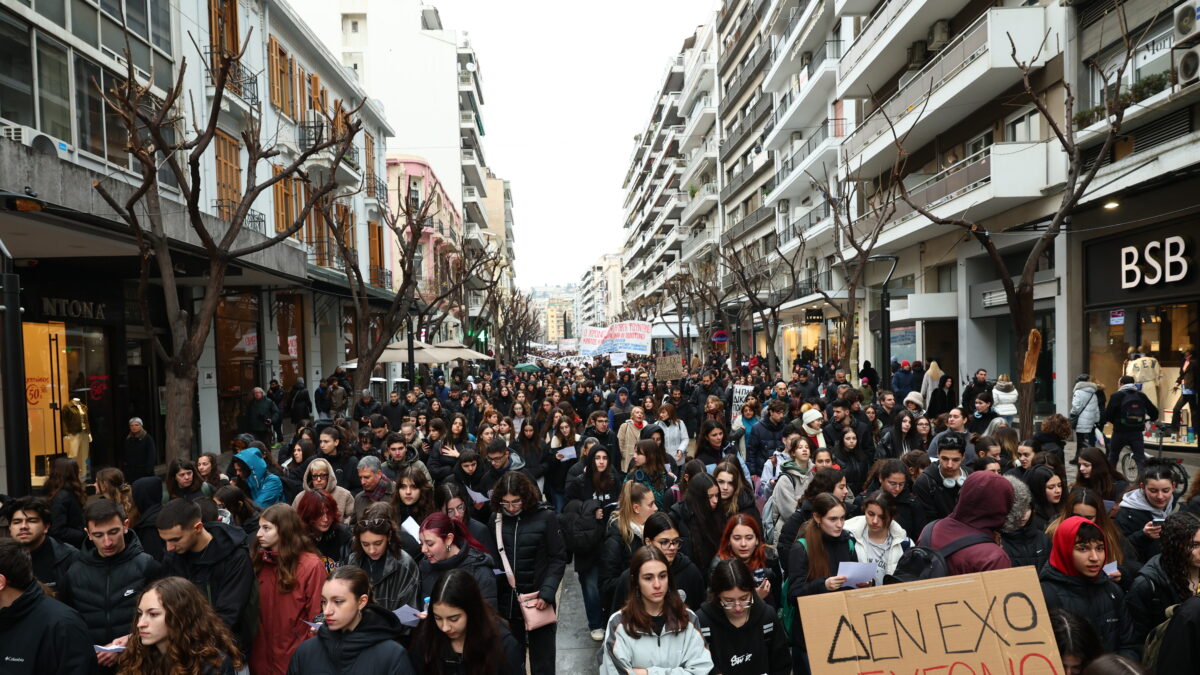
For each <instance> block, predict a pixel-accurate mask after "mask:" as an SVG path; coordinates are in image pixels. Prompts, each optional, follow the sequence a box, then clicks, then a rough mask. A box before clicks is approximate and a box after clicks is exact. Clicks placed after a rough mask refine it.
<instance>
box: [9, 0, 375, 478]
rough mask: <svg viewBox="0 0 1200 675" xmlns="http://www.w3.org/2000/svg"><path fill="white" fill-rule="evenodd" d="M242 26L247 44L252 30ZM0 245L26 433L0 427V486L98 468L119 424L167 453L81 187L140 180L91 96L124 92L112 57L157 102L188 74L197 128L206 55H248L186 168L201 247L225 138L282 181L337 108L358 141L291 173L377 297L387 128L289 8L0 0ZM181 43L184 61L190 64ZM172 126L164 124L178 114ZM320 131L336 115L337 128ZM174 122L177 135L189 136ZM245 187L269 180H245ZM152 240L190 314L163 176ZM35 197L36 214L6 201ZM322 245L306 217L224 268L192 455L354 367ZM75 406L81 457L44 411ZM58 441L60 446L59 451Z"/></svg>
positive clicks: (180, 244)
mask: <svg viewBox="0 0 1200 675" xmlns="http://www.w3.org/2000/svg"><path fill="white" fill-rule="evenodd" d="M251 26H253V27H255V28H256V30H254V31H253V33H251V32H250V30H249V28H250V27H251ZM0 31H3V37H4V39H3V41H2V42H3V47H0V49H3V50H4V52H5V53H4V57H3V58H0V64H2V65H0V69H3V72H0V82H3V83H4V84H2V85H0V136H2V137H3V138H0V166H3V167H4V171H3V172H0V191H3V194H4V195H5V198H4V199H3V200H0V206H2V207H3V208H0V240H3V242H4V244H5V246H6V247H7V250H8V251H9V252H10V253H11V255H12V256H13V258H14V259H15V264H16V271H17V273H18V275H19V277H20V281H21V293H22V296H21V304H22V306H23V307H24V309H25V312H24V314H23V316H22V321H23V328H24V357H25V364H26V376H27V381H28V382H30V383H32V389H30V390H29V391H28V392H27V396H26V408H27V410H26V413H27V414H26V416H24V417H22V418H21V419H18V420H13V419H8V418H6V419H4V424H5V425H12V424H14V423H16V424H20V425H28V427H29V436H30V441H29V443H28V447H27V448H26V447H21V448H15V447H8V448H6V450H5V453H3V461H4V462H5V471H4V476H5V478H6V480H7V483H8V484H9V486H10V487H19V486H21V485H28V484H29V483H33V484H34V485H37V484H40V483H41V482H42V481H43V480H44V478H45V475H46V469H47V467H48V463H49V459H50V458H52V457H54V456H56V455H58V454H61V453H63V452H70V453H72V454H74V455H78V457H77V458H78V459H80V460H81V461H82V463H83V464H84V465H85V467H84V468H85V470H86V469H87V464H88V462H87V461H86V460H88V459H91V460H94V461H96V462H97V463H99V464H105V465H108V464H113V463H115V461H116V460H117V458H118V457H119V452H120V449H121V447H122V443H123V439H124V437H125V435H126V434H127V433H128V432H127V429H126V420H128V419H129V418H130V417H131V416H138V417H141V418H142V419H143V420H144V422H145V426H146V429H147V430H148V431H150V432H151V433H153V434H154V435H155V436H156V437H157V438H159V439H162V438H164V437H165V434H164V430H163V424H164V417H163V410H164V408H163V406H164V405H165V402H164V401H162V400H160V395H159V391H160V387H161V386H162V383H163V381H164V369H165V366H164V364H162V363H161V362H159V361H158V359H157V358H156V356H155V354H154V350H153V349H152V346H151V337H152V335H151V334H150V333H148V332H147V331H146V329H145V328H143V323H142V319H141V305H142V304H143V303H142V300H141V299H139V298H138V294H137V286H138V277H139V263H138V258H137V247H136V244H135V242H134V241H133V237H132V233H131V232H130V230H129V228H128V227H127V226H126V225H124V224H123V223H122V222H120V221H119V220H117V218H116V217H115V215H114V214H113V213H112V212H111V211H110V209H108V207H107V206H106V205H105V204H104V202H103V201H102V200H101V199H100V198H99V196H98V195H97V194H96V193H95V191H94V190H93V189H92V188H91V186H92V184H93V183H94V182H100V183H104V184H105V185H106V186H107V187H109V189H110V190H111V191H112V192H113V193H114V194H116V195H117V196H118V197H121V196H123V195H125V194H127V193H129V192H130V191H131V189H132V187H131V186H132V185H134V184H135V182H136V181H137V180H138V178H139V176H138V174H137V173H135V172H134V171H132V169H133V164H132V162H131V160H130V157H129V155H128V153H127V150H126V144H127V138H126V137H125V135H124V133H123V129H122V126H121V124H120V123H119V121H118V120H117V118H116V116H115V115H114V113H113V111H112V110H111V109H109V108H107V107H106V105H105V103H104V102H103V100H102V99H101V98H100V94H99V91H98V90H97V88H96V86H95V85H98V86H100V87H103V88H104V89H109V88H111V87H112V86H113V84H115V83H116V82H118V81H119V80H121V79H123V78H124V77H125V73H126V62H125V56H124V53H125V49H126V40H128V47H129V58H131V60H132V61H133V65H134V66H135V68H136V71H137V73H138V76H139V77H141V78H145V81H146V82H148V83H149V84H150V85H151V93H152V94H154V95H155V96H158V97H163V96H164V95H165V91H166V89H167V88H168V87H170V86H171V85H172V83H173V82H174V80H175V77H176V76H177V74H178V73H179V71H180V69H181V68H182V66H183V64H184V62H185V61H186V62H187V65H188V68H187V71H186V76H185V79H184V83H183V85H184V92H183V96H182V97H181V99H180V100H181V101H182V102H185V103H186V105H187V106H189V107H188V108H187V111H188V116H186V117H185V120H190V114H191V112H192V109H191V107H190V106H193V105H194V106H195V112H196V113H197V114H200V115H201V116H203V114H204V112H205V111H206V110H208V109H209V106H210V105H211V102H212V101H213V98H214V96H215V95H216V93H217V92H216V90H215V89H214V87H213V84H212V79H211V78H212V75H211V72H210V66H211V64H212V62H213V61H212V56H213V55H214V54H217V53H221V52H228V51H230V50H232V49H233V48H234V47H235V45H240V44H242V43H243V42H246V41H247V40H246V38H247V36H248V35H250V36H251V37H250V39H249V41H248V44H247V49H246V51H245V53H244V55H243V56H242V58H241V60H240V61H239V62H238V63H237V64H236V66H235V68H234V70H233V72H232V77H231V78H230V81H229V82H228V83H227V86H226V91H225V92H224V102H223V104H222V105H221V108H220V112H219V115H218V131H217V134H216V137H215V139H214V142H213V145H212V147H211V148H210V150H209V152H208V153H207V155H206V156H205V157H204V160H203V161H202V163H201V181H202V185H203V193H202V197H201V199H200V207H201V210H202V211H203V222H204V226H205V227H206V228H207V229H208V231H209V232H210V233H216V234H219V233H223V232H224V231H225V228H227V227H228V225H227V224H226V223H227V220H228V218H229V215H230V209H231V208H232V205H233V204H235V203H237V201H238V200H240V199H241V195H242V192H241V191H242V190H243V189H244V182H245V179H244V171H245V159H246V157H247V154H246V149H245V148H244V147H243V146H242V139H241V134H242V132H243V131H244V130H245V129H246V128H247V125H248V123H249V122H250V121H251V120H255V119H257V120H258V121H260V122H261V128H262V129H263V135H264V137H265V139H266V140H265V142H267V143H274V144H275V146H276V148H277V149H278V150H279V152H280V154H279V155H278V156H277V157H276V158H274V159H272V160H271V162H270V163H271V164H272V165H274V166H281V165H283V164H284V163H286V162H288V161H291V160H292V159H294V158H295V157H296V156H297V155H298V154H299V153H300V152H301V151H302V150H304V149H306V148H307V147H309V146H310V144H312V143H315V142H319V140H320V139H321V138H327V137H328V136H327V135H326V134H328V133H329V132H330V129H329V121H328V118H327V117H326V116H325V115H324V114H322V113H326V114H328V115H331V116H335V113H336V111H337V109H338V107H339V106H341V107H342V108H343V109H344V108H353V107H355V106H359V105H360V104H361V107H360V108H359V113H358V114H359V117H360V119H361V120H362V123H363V133H362V134H360V135H359V136H358V138H356V140H355V142H354V145H353V147H352V148H351V150H350V151H349V152H347V153H346V154H345V155H344V156H343V157H342V161H341V162H340V164H339V166H338V167H337V168H336V169H334V168H333V167H332V165H333V163H334V162H333V159H334V158H333V156H332V153H330V152H322V153H318V154H317V155H314V156H313V157H312V158H310V160H309V163H308V165H307V166H306V169H307V170H308V171H310V172H312V174H313V175H314V176H317V175H324V176H327V175H329V174H328V172H329V171H334V172H335V175H334V178H335V181H336V182H337V184H338V190H339V192H342V193H343V197H341V198H340V199H339V200H338V205H337V206H336V210H337V213H338V215H339V217H340V219H341V220H342V221H343V222H346V223H351V227H350V231H349V233H348V234H347V236H348V239H349V241H348V242H347V243H349V244H350V248H351V249H352V250H354V251H356V252H357V253H356V254H355V256H354V260H353V263H354V264H357V265H359V266H360V268H361V271H362V272H363V274H364V276H366V277H367V278H369V279H370V284H371V287H372V291H371V292H372V293H374V294H377V295H380V296H386V295H387V292H388V289H389V287H390V282H389V280H388V279H387V278H386V275H385V274H383V272H384V270H387V269H388V268H389V267H390V265H391V262H390V259H389V257H388V252H387V251H386V249H384V248H383V247H382V246H380V245H379V242H380V241H381V240H380V239H379V238H378V237H377V236H375V234H373V233H375V232H376V228H378V222H379V216H380V213H381V209H382V205H383V204H384V203H386V196H385V189H384V185H383V181H382V179H381V178H380V177H381V176H383V175H384V163H383V153H382V151H381V149H382V148H383V147H385V146H386V143H387V139H388V138H389V137H390V136H391V134H392V129H391V127H390V126H389V125H388V123H387V122H386V121H385V119H384V116H383V112H382V108H381V106H380V105H379V104H378V103H377V102H376V101H373V100H371V99H370V98H369V95H368V92H367V91H366V90H365V89H364V88H363V87H362V86H361V85H360V84H359V83H358V82H357V81H356V79H355V78H354V77H353V75H352V74H351V73H349V72H347V71H346V70H344V69H343V68H342V66H341V64H340V63H339V62H338V61H337V60H335V59H334V57H333V55H332V54H330V53H329V51H328V50H326V49H325V48H324V47H323V46H322V45H321V43H320V42H319V41H317V40H316V38H315V36H313V34H312V33H311V32H310V31H309V29H308V28H307V26H306V25H305V24H304V23H303V22H302V21H301V20H300V18H299V17H298V16H297V15H296V14H295V13H294V12H293V11H292V9H291V7H290V6H289V5H288V4H287V3H286V2H281V1H276V0H268V1H266V2H259V3H238V2H235V1H234V0H186V1H184V2H181V3H171V4H168V3H157V2H155V3H146V2H144V1H143V2H136V1H133V0H127V1H125V2H105V3H101V4H100V5H99V6H97V5H95V4H93V3H92V2H88V1H80V2H73V3H63V2H58V3H55V2H48V3H36V8H31V7H30V6H29V4H28V3H25V2H20V1H17V0H2V1H0ZM197 45H198V48H197ZM182 112H184V111H183V110H181V113H182ZM335 123H336V116H335ZM184 125H185V122H181V123H180V125H179V126H178V127H177V129H176V133H181V134H182V133H190V130H189V128H187V127H185V126H184ZM257 170H258V172H259V176H260V179H261V176H262V175H263V173H262V172H263V171H270V170H273V169H272V167H267V166H261V165H260V166H258V167H257ZM160 180H161V184H160V190H159V195H158V196H159V198H160V200H161V201H160V204H161V205H162V208H163V209H164V211H163V213H162V220H163V226H164V229H165V231H166V232H167V234H168V235H169V237H170V239H171V240H172V242H174V244H173V245H174V251H175V252H174V258H173V259H174V261H175V272H176V275H177V279H178V280H179V282H180V284H181V287H182V289H183V290H182V291H181V293H182V294H183V295H186V296H187V297H183V298H181V300H182V301H184V303H185V306H186V303H189V302H194V301H196V300H198V299H199V293H201V292H202V288H203V285H202V283H201V282H202V280H203V277H204V274H205V270H206V269H207V262H206V261H207V258H206V257H204V256H203V254H202V251H201V249H200V248H199V247H198V246H197V244H198V242H199V239H198V236H197V234H196V233H195V232H194V231H193V230H192V228H191V225H190V223H189V222H188V220H187V218H186V214H185V211H184V208H183V205H182V203H181V201H180V200H181V197H180V193H179V192H178V190H177V189H176V188H175V187H174V183H173V181H172V177H171V176H170V175H167V174H166V173H165V172H164V174H163V175H162V176H161V177H160ZM307 190H308V188H307V187H306V185H305V184H304V183H302V182H301V181H299V180H285V181H281V182H280V183H278V184H277V185H276V186H275V188H274V189H273V190H266V191H264V192H263V193H262V194H261V195H259V197H258V198H257V200H256V201H255V203H254V206H253V209H252V211H251V212H250V213H249V216H248V217H247V219H246V221H245V229H244V230H243V232H242V233H241V234H240V235H239V237H238V240H237V245H239V246H241V245H251V244H255V243H259V242H262V241H264V240H265V238H267V237H270V236H273V235H274V234H275V233H276V232H279V231H283V230H285V229H287V228H288V226H289V225H291V224H292V223H293V222H294V219H295V218H296V217H297V213H298V212H299V208H300V207H301V205H302V203H303V201H304V199H305V195H306V193H307ZM18 195H19V196H21V197H31V198H32V197H36V200H35V202H34V203H36V204H37V205H38V208H37V209H35V210H28V206H29V202H19V201H15V196H18ZM334 248H335V247H334V246H331V240H330V231H329V229H328V226H327V224H326V223H325V222H324V221H323V219H322V218H321V217H320V216H318V215H315V214H314V215H312V216H311V217H310V218H309V220H308V222H306V223H305V225H304V227H303V228H302V229H301V230H300V231H299V232H297V233H296V234H295V235H294V236H293V237H291V238H290V239H288V240H286V241H285V242H283V243H280V244H277V245H275V246H272V247H270V248H267V249H265V250H262V251H260V252H257V253H253V254H250V255H247V256H245V257H244V258H240V259H237V260H235V261H233V263H232V265H231V266H230V268H229V271H228V273H227V280H226V284H225V289H224V292H223V294H222V297H221V300H220V304H219V307H218V312H217V318H216V320H215V322H214V326H213V330H212V332H211V333H210V336H209V341H208V344H207V345H206V347H205V350H204V353H203V355H202V357H201V360H200V363H199V367H200V384H199V392H198V393H199V396H198V405H199V410H198V412H199V415H198V420H199V435H198V438H199V443H200V447H203V448H205V449H209V450H211V449H216V448H223V447H226V446H227V443H228V440H229V439H230V438H231V437H232V434H233V433H236V431H237V430H238V428H239V424H240V421H239V418H240V417H241V415H242V412H243V410H244V409H245V404H246V402H247V401H248V397H249V394H250V391H251V390H252V388H253V387H255V386H265V384H266V383H267V382H268V381H269V380H271V379H278V380H280V382H281V383H283V384H284V386H285V387H290V386H292V385H293V384H294V383H295V382H296V381H297V379H298V378H301V377H304V378H306V379H307V380H308V382H309V383H310V387H311V386H312V385H313V384H315V382H316V381H317V380H319V379H320V377H321V376H322V375H323V374H325V373H328V372H329V371H331V370H332V369H333V368H334V367H336V366H337V365H339V364H340V363H342V362H344V361H345V360H346V358H347V354H348V353H350V351H352V349H353V345H352V344H349V343H348V341H347V338H346V337H344V336H343V325H344V322H345V321H346V320H347V314H346V312H345V307H344V299H345V297H346V296H347V289H348V286H347V282H346V277H345V274H344V271H343V266H344V264H345V263H344V261H343V260H342V259H341V257H340V256H337V255H335V254H334V250H333V249H334ZM148 302H149V310H150V313H151V316H152V318H154V317H158V318H156V319H154V321H153V323H154V325H158V326H162V325H164V323H163V321H162V319H161V317H162V316H163V315H164V313H165V312H166V307H165V303H164V301H163V298H162V295H161V292H157V291H156V290H155V289H154V288H153V287H152V288H151V291H150V294H149V297H148ZM68 404H70V405H71V406H73V407H78V406H83V410H84V412H83V415H82V416H83V419H84V420H85V422H86V426H85V429H86V431H87V433H86V437H87V439H88V441H87V443H83V442H82V441H81V440H80V438H72V437H71V435H72V434H73V433H75V431H76V429H74V428H72V429H70V430H65V429H64V427H63V425H62V420H61V419H60V414H59V411H60V410H62V409H63V408H64V406H66V405H68ZM65 431H70V432H71V433H65Z"/></svg>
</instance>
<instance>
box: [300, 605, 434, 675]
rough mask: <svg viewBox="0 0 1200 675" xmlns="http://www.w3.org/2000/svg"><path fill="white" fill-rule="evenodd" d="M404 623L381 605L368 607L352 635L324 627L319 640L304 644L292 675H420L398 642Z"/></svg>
mask: <svg viewBox="0 0 1200 675" xmlns="http://www.w3.org/2000/svg"><path fill="white" fill-rule="evenodd" d="M400 628H401V625H400V619H399V618H398V617H397V616H396V615H395V614H392V613H391V612H389V611H387V610H386V609H383V608H382V607H380V606H378V605H367V606H366V607H364V608H363V611H362V620H360V621H359V623H358V626H357V627H356V628H355V629H354V630H352V631H350V632H346V631H340V630H339V631H335V630H329V628H328V627H327V626H324V625H322V626H321V628H320V630H318V631H317V637H316V639H315V640H305V641H304V642H302V643H300V646H299V647H298V648H297V649H296V653H294V654H292V661H291V663H289V664H288V669H287V672H288V675H416V672H417V671H416V670H415V669H414V668H413V665H412V661H411V660H410V659H409V657H408V651H406V650H405V649H404V647H401V646H400V644H399V643H398V642H396V638H397V637H398V636H399V635H400Z"/></svg>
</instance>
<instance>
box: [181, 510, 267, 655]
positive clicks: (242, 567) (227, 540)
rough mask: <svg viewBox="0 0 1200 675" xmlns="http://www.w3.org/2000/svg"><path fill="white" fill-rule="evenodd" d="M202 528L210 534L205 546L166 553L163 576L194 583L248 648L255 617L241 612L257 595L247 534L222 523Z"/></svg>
mask: <svg viewBox="0 0 1200 675" xmlns="http://www.w3.org/2000/svg"><path fill="white" fill-rule="evenodd" d="M204 529H206V530H208V533H209V534H211V535H212V541H211V542H209V544H208V546H207V547H205V549H204V550H203V551H200V552H199V553H186V554H183V555H180V554H179V553H173V552H167V554H166V555H165V556H163V576H169V577H183V578H184V579H187V580H188V581H190V582H192V583H193V584H195V585H196V587H197V588H199V589H200V593H201V594H202V595H204V597H205V598H207V599H208V600H209V602H210V603H211V604H212V606H213V609H214V610H216V612H217V616H219V617H221V620H222V621H224V622H225V625H226V626H228V627H229V628H230V629H231V630H232V631H233V634H234V637H236V638H238V644H240V645H242V646H244V647H245V648H247V649H248V648H249V645H250V642H251V639H250V638H251V635H252V633H251V631H252V630H253V629H254V627H255V626H256V625H257V624H258V617H257V616H250V614H251V612H246V611H244V610H245V609H246V607H247V604H246V599H247V598H249V597H251V594H252V593H255V592H257V585H256V582H255V579H254V569H253V568H252V567H251V565H250V552H249V550H248V549H247V548H246V539H247V537H246V532H245V531H244V530H243V529H242V528H240V527H235V526H233V525H226V524H224V523H206V524H205V525H204Z"/></svg>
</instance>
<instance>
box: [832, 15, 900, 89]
mask: <svg viewBox="0 0 1200 675" xmlns="http://www.w3.org/2000/svg"><path fill="white" fill-rule="evenodd" d="M910 2H912V0H888V2H887V3H885V4H884V5H883V7H880V8H879V11H878V12H875V13H874V14H872V15H871V16H870V17H869V18H868V19H867V20H866V22H865V23H863V25H862V28H860V29H859V31H858V36H856V37H855V38H854V41H853V42H851V43H850V46H849V47H848V48H847V49H846V54H845V56H843V57H842V61H841V63H840V64H839V65H838V77H839V78H845V77H846V74H847V73H849V72H850V70H851V69H852V68H854V66H856V65H858V62H859V61H861V60H862V58H863V56H865V55H866V53H867V50H869V49H870V48H871V47H873V46H875V43H876V41H878V40H879V36H880V35H882V34H883V31H884V30H885V29H886V28H887V27H888V26H890V25H891V24H892V21H893V20H894V19H895V18H896V17H897V16H899V14H900V12H901V11H903V10H904V8H905V7H907V6H908V3H910Z"/></svg>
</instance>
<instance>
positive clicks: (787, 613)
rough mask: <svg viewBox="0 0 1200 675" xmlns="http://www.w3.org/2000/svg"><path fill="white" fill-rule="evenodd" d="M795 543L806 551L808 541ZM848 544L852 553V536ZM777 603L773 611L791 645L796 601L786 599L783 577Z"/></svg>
mask: <svg viewBox="0 0 1200 675" xmlns="http://www.w3.org/2000/svg"><path fill="white" fill-rule="evenodd" d="M796 543H797V544H800V545H801V546H803V547H804V550H805V551H806V552H807V551H808V542H807V541H805V540H804V539H803V538H799V539H797V540H796ZM849 544H850V552H851V553H854V539H853V538H851V539H850V540H849ZM779 604H780V605H782V606H781V607H780V608H779V611H778V612H776V613H775V614H776V619H778V621H779V623H780V625H782V626H783V635H784V637H786V638H787V643H788V644H789V645H791V644H793V643H794V641H793V638H792V627H793V626H794V625H795V624H796V603H794V602H790V601H789V600H788V579H784V580H783V584H782V585H781V586H780V588H779Z"/></svg>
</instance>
